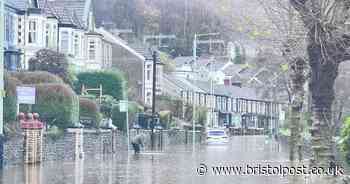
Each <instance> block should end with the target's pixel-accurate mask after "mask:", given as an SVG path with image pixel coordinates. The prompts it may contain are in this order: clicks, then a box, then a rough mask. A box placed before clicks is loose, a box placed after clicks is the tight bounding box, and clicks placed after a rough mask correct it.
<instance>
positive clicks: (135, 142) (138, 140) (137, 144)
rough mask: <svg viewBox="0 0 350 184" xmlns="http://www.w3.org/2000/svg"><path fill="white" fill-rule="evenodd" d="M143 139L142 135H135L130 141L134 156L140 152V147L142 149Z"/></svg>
mask: <svg viewBox="0 0 350 184" xmlns="http://www.w3.org/2000/svg"><path fill="white" fill-rule="evenodd" d="M143 137H144V136H143V135H142V134H137V135H136V136H135V137H134V138H133V139H132V141H131V145H132V147H133V149H134V153H135V154H139V153H140V152H141V147H143Z"/></svg>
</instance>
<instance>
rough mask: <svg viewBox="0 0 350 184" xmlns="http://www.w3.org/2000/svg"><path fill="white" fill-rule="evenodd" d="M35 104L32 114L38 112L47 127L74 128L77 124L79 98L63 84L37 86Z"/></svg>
mask: <svg viewBox="0 0 350 184" xmlns="http://www.w3.org/2000/svg"><path fill="white" fill-rule="evenodd" d="M34 87H36V104H35V105H32V112H38V113H39V114H40V118H41V119H42V120H44V121H45V122H46V123H47V124H48V125H55V126H57V127H58V128H62V129H64V128H68V127H74V126H75V125H76V124H77V123H78V122H79V98H78V97H77V96H76V95H75V93H74V91H73V90H72V89H71V88H70V87H69V86H68V85H65V84H55V83H52V84H37V85H34Z"/></svg>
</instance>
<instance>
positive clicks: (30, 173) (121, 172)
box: [0, 136, 313, 184]
mask: <svg viewBox="0 0 350 184" xmlns="http://www.w3.org/2000/svg"><path fill="white" fill-rule="evenodd" d="M286 152H287V151H286V150H284V148H283V147H282V146H280V145H278V144H277V143H276V142H273V141H272V140H269V139H267V138H266V137H264V136H244V137H242V136H237V137H232V138H231V140H230V143H229V144H227V145H210V146H207V145H197V146H196V147H195V151H194V152H193V147H192V145H187V146H185V145H182V146H172V147H170V146H169V147H168V148H167V149H166V150H165V151H164V152H161V153H160V152H159V153H151V152H144V153H142V154H140V155H137V156H135V155H132V154H131V155H130V156H128V154H127V153H123V154H121V153H119V154H116V155H113V156H112V155H108V156H104V157H102V158H85V159H84V160H80V161H75V162H66V161H54V162H44V163H42V164H39V165H16V166H6V167H5V168H4V169H3V170H2V171H1V175H0V183H4V184H177V183H179V184H221V183H223V184H272V183H283V184H284V183H290V184H308V183H313V182H310V179H308V177H307V176H284V177H283V176H281V175H273V176H266V175H264V176H257V175H254V176H253V175H249V176H247V175H239V176H238V175H233V174H226V175H224V174H221V175H215V173H214V172H213V170H212V167H213V166H243V167H244V166H246V165H247V164H250V166H257V165H258V164H261V166H266V165H267V164H271V165H272V166H278V165H283V166H290V164H289V163H288V162H287V158H288V157H287V154H286ZM200 166H201V168H199V167H200ZM205 167H206V168H207V169H205ZM197 168H199V169H197ZM203 168H204V169H203ZM201 175H202V176H201Z"/></svg>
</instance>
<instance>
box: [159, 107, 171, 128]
mask: <svg viewBox="0 0 350 184" xmlns="http://www.w3.org/2000/svg"><path fill="white" fill-rule="evenodd" d="M159 120H160V124H161V126H162V127H163V128H164V129H168V128H169V127H170V125H171V123H172V114H171V112H170V111H160V112H159Z"/></svg>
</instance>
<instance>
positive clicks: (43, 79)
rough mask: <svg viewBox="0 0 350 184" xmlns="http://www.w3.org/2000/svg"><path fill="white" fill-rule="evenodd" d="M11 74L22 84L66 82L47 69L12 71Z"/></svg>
mask: <svg viewBox="0 0 350 184" xmlns="http://www.w3.org/2000/svg"><path fill="white" fill-rule="evenodd" d="M9 75H10V76H11V77H13V78H16V79H18V80H19V81H21V83H22V84H42V83H64V82H63V80H62V79H61V78H60V77H58V76H56V75H53V74H51V73H49V72H45V71H36V72H10V73H9Z"/></svg>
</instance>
